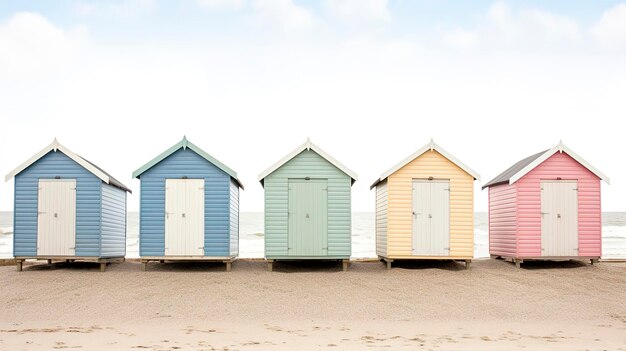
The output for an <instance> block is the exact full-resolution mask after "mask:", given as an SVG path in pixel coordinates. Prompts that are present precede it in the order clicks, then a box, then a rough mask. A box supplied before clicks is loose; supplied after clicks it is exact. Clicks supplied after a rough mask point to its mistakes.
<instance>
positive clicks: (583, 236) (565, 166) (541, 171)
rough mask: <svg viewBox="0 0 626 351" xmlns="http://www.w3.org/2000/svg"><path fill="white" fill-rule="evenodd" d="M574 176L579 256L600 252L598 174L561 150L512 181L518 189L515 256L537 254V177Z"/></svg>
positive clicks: (539, 235) (539, 207)
mask: <svg viewBox="0 0 626 351" xmlns="http://www.w3.org/2000/svg"><path fill="white" fill-rule="evenodd" d="M557 178H560V179H562V180H577V182H578V234H579V256H583V257H584V256H587V257H599V256H601V254H602V216H601V208H600V178H598V176H596V175H595V174H593V173H592V172H591V171H589V170H588V169H587V168H586V167H584V166H583V165H581V164H580V163H578V162H577V161H576V160H574V159H573V158H572V157H570V156H569V155H567V154H566V153H565V152H563V153H555V154H554V155H552V156H550V157H549V158H548V159H547V160H545V161H544V162H543V163H541V164H540V165H538V166H537V167H535V168H534V169H533V170H532V171H530V172H528V174H526V175H524V176H523V177H522V178H520V179H519V180H518V181H517V182H516V183H515V185H516V187H517V193H518V199H517V202H518V209H519V210H518V211H519V212H518V221H519V224H518V239H519V244H518V245H519V248H518V257H520V258H523V257H540V256H541V255H542V253H541V193H540V192H541V180H554V179H557Z"/></svg>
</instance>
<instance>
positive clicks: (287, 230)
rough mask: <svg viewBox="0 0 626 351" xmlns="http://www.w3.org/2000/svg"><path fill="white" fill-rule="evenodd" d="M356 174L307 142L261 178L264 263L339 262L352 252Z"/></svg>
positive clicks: (345, 265) (344, 263) (347, 258)
mask: <svg viewBox="0 0 626 351" xmlns="http://www.w3.org/2000/svg"><path fill="white" fill-rule="evenodd" d="M356 179H357V175H356V174H355V173H354V172H352V171H351V170H350V169H348V168H347V167H346V166H344V165H342V164H341V163H339V161H337V160H335V159H334V158H332V157H331V156H330V155H328V154H327V153H326V152H324V151H323V150H322V149H320V148H319V147H318V146H316V145H315V144H313V143H312V142H311V141H310V140H307V141H306V142H305V143H304V144H302V145H300V146H298V147H297V148H296V149H295V150H293V151H292V152H290V153H289V154H288V155H287V156H285V157H283V158H282V159H281V160H280V161H278V162H276V163H275V164H274V165H272V166H271V167H270V168H268V169H267V170H265V171H264V172H263V173H261V174H260V175H259V181H260V182H261V185H262V186H263V187H264V189H265V259H266V260H267V261H268V268H269V270H270V271H271V270H272V264H273V262H274V261H276V260H338V261H342V262H343V269H344V270H347V268H348V262H349V259H350V253H351V233H352V230H351V188H352V184H353V183H354V182H355V181H356Z"/></svg>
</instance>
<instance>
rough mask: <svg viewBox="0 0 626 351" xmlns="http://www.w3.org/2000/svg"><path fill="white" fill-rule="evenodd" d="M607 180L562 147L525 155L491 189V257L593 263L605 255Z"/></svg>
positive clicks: (494, 182)
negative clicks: (602, 184) (603, 210)
mask: <svg viewBox="0 0 626 351" xmlns="http://www.w3.org/2000/svg"><path fill="white" fill-rule="evenodd" d="M601 180H604V181H605V182H606V183H607V184H608V183H609V178H608V177H607V176H605V175H604V174H603V173H601V172H600V171H599V170H598V169H596V168H595V167H593V166H592V165H590V164H589V163H587V162H586V161H585V160H584V159H582V158H581V157H580V156H578V155H577V154H576V153H574V152H573V151H572V150H570V149H569V148H567V147H566V146H565V145H563V143H559V144H558V145H557V146H555V147H554V148H552V149H550V150H547V151H543V152H540V153H538V154H535V155H532V156H530V157H527V158H525V159H523V160H521V161H519V162H517V163H516V164H514V165H513V166H511V167H510V168H509V169H507V170H506V171H504V172H503V173H502V174H500V175H499V176H497V177H495V178H494V179H493V180H491V181H490V182H488V183H487V184H485V185H484V186H483V189H485V188H489V253H490V255H491V257H492V258H503V259H505V260H508V261H511V262H515V265H516V266H517V267H520V266H521V264H522V263H523V262H524V261H525V260H564V259H576V260H590V262H591V264H594V263H595V262H597V260H598V259H599V258H600V256H601V255H602V218H601V210H600V181H601Z"/></svg>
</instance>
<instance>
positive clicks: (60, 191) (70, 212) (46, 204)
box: [37, 179, 76, 256]
mask: <svg viewBox="0 0 626 351" xmlns="http://www.w3.org/2000/svg"><path fill="white" fill-rule="evenodd" d="M37 202H38V205H37V211H38V216H37V217H38V218H37V256H74V255H75V254H76V180H75V179H40V180H39V191H38V200H37Z"/></svg>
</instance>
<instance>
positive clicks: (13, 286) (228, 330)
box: [0, 260, 626, 350]
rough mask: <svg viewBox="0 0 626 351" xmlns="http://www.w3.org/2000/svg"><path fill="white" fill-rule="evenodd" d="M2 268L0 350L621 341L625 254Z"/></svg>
mask: <svg viewBox="0 0 626 351" xmlns="http://www.w3.org/2000/svg"><path fill="white" fill-rule="evenodd" d="M275 269H276V271H275V272H267V271H266V265H265V264H264V262H262V261H238V262H236V263H235V264H234V265H233V272H231V273H226V272H224V266H223V265H221V264H197V263H195V264H191V263H188V264H187V263H185V264H151V265H150V266H149V271H148V272H141V270H140V264H138V263H135V262H126V263H123V264H112V265H110V266H109V267H108V269H107V271H106V272H105V273H100V272H99V271H98V267H97V265H95V264H88V263H77V264H55V265H53V266H48V265H42V264H32V265H27V266H26V267H25V270H24V271H23V272H16V270H15V267H14V266H2V267H0V281H1V282H2V284H1V287H0V294H1V296H2V301H3V304H2V308H1V309H0V349H5V350H29V349H70V348H71V349H81V348H82V349H88V350H99V349H102V350H111V349H148V350H176V349H184V350H256V349H272V350H292V349H293V347H294V346H301V347H303V348H304V349H306V350H310V349H340V350H363V349H374V350H376V349H392V350H396V349H407V350H416V349H417V350H421V349H423V350H476V349H481V350H502V349H506V350H517V349H519V350H522V349H531V350H532V349H550V350H626V304H625V303H624V301H626V263H601V264H599V265H597V266H589V265H584V264H581V263H577V262H562V263H554V262H552V263H542V262H538V263H528V264H526V267H525V268H523V269H521V270H520V269H516V268H515V267H514V266H513V265H511V264H509V263H506V262H503V261H496V260H484V261H477V262H475V263H474V264H473V266H472V269H471V270H469V271H466V270H465V269H464V268H463V266H462V265H461V264H456V263H446V262H432V261H427V262H414V263H407V264H401V265H399V267H397V268H394V269H393V270H391V271H387V270H385V269H383V265H382V263H378V262H355V263H352V264H351V266H350V270H349V271H348V272H341V271H340V266H339V265H337V264H334V263H310V262H307V263H289V264H288V263H279V264H277V265H276V267H275Z"/></svg>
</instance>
